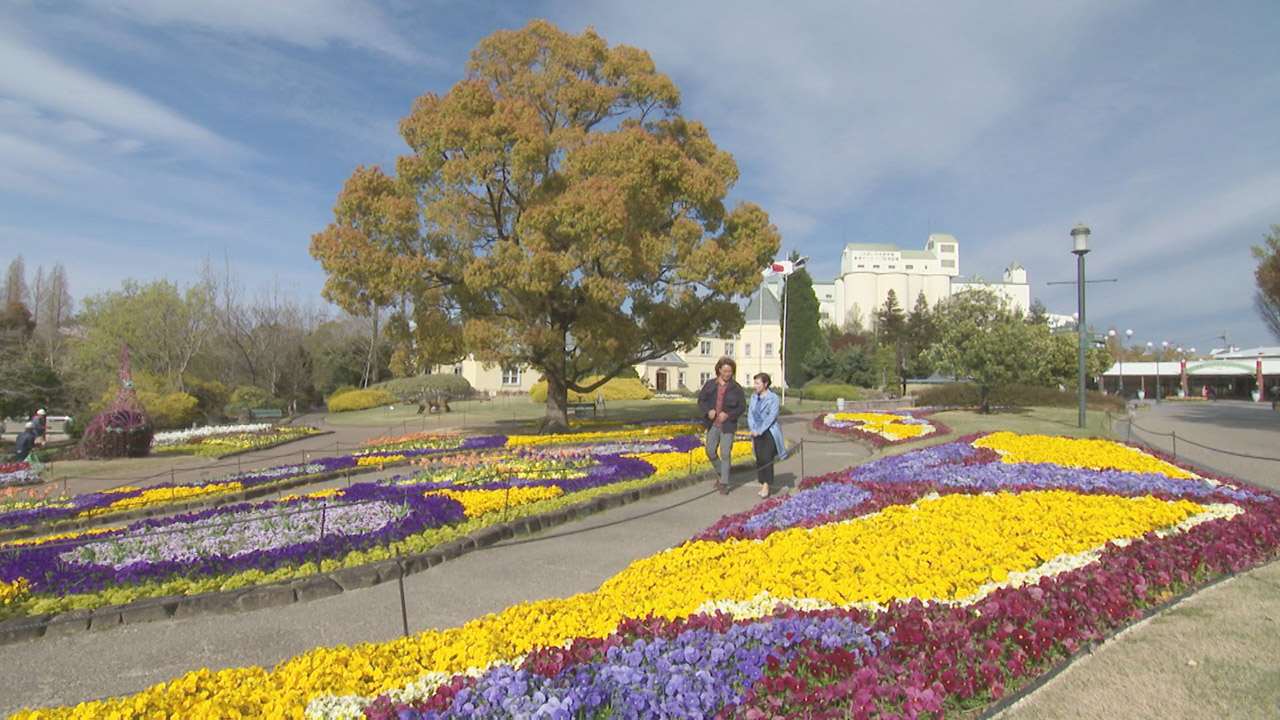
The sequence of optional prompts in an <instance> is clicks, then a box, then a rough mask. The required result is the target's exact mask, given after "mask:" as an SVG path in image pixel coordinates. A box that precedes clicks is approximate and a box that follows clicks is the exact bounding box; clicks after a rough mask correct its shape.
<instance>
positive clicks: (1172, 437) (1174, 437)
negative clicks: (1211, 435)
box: [1121, 417, 1280, 462]
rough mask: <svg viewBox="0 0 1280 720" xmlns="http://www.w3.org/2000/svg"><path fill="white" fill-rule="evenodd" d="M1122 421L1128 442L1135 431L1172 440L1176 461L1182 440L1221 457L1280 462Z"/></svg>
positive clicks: (1125, 418)
mask: <svg viewBox="0 0 1280 720" xmlns="http://www.w3.org/2000/svg"><path fill="white" fill-rule="evenodd" d="M1121 420H1122V421H1123V422H1124V423H1125V424H1126V426H1127V429H1126V434H1125V439H1126V440H1129V441H1132V440H1133V431H1134V430H1137V431H1138V432H1140V433H1145V434H1147V435H1155V436H1159V437H1167V438H1170V440H1171V445H1172V446H1173V452H1172V453H1171V454H1172V455H1173V458H1174V459H1175V460H1176V459H1177V458H1178V441H1179V440H1181V441H1182V442H1183V443H1184V444H1186V445H1191V446H1193V447H1197V448H1200V449H1202V450H1209V451H1211V452H1216V453H1219V454H1221V455H1229V456H1231V457H1238V458H1244V459H1246V460H1265V461H1269V462H1280V457H1268V456H1266V455H1252V454H1250V453H1241V452H1235V451H1232V450H1223V449H1222V448H1216V447H1213V446H1211V445H1205V444H1203V443H1199V442H1196V441H1195V440H1191V439H1190V438H1187V437H1186V436H1183V437H1181V438H1180V437H1178V433H1177V431H1170V432H1160V431H1159V430H1152V429H1150V428H1144V427H1142V426H1141V425H1139V424H1138V423H1136V422H1134V420H1133V418H1132V417H1124V418H1121Z"/></svg>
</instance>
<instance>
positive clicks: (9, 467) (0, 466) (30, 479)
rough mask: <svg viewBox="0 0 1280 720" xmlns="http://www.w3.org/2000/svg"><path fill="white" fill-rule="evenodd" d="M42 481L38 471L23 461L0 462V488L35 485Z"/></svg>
mask: <svg viewBox="0 0 1280 720" xmlns="http://www.w3.org/2000/svg"><path fill="white" fill-rule="evenodd" d="M39 482H42V480H41V479H40V473H38V472H36V471H35V470H33V469H32V468H31V466H30V465H29V464H27V463H25V462H9V463H0V489H3V488H10V487H22V486H23V485H35V484H37V483H39Z"/></svg>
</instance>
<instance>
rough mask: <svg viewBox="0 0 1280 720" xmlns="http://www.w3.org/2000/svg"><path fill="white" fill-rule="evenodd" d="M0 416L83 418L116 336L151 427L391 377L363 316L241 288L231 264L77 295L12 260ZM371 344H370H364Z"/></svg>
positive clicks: (110, 360) (277, 290)
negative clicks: (38, 413) (188, 276)
mask: <svg viewBox="0 0 1280 720" xmlns="http://www.w3.org/2000/svg"><path fill="white" fill-rule="evenodd" d="M0 298H3V312H2V313H0V415H2V416H6V417H23V416H26V415H29V414H30V413H31V412H32V411H33V410H35V409H36V408H38V407H44V408H46V409H47V410H48V411H49V412H50V413H52V414H58V413H67V414H72V415H74V416H77V417H85V418H86V419H87V416H88V415H91V414H93V413H94V412H97V411H98V410H101V409H102V408H103V407H105V405H106V404H107V402H109V400H110V399H111V398H112V397H114V395H115V392H116V387H115V385H116V376H117V371H118V367H119V356H120V343H121V342H122V341H123V342H124V343H125V344H126V345H127V346H128V348H129V352H130V356H131V361H132V369H133V378H134V384H135V387H136V388H137V391H138V396H139V399H141V400H142V402H143V404H144V405H145V406H146V408H147V410H148V412H149V413H151V415H152V416H153V418H154V419H155V421H156V423H157V425H158V426H159V427H182V426H188V425H190V424H191V423H193V422H204V421H207V420H219V419H229V420H235V419H236V418H237V417H239V416H240V414H241V412H242V411H243V410H248V409H252V408H261V407H276V408H281V409H283V408H285V407H287V406H288V405H289V404H291V403H294V402H296V403H298V404H299V405H300V406H308V405H312V404H318V403H320V402H322V400H323V398H324V397H325V396H326V395H328V394H329V393H331V392H332V391H333V390H334V389H335V388H338V387H340V386H351V387H356V386H360V387H363V386H367V385H369V384H372V383H374V382H378V381H380V380H385V379H388V378H390V377H391V371H390V366H389V362H388V360H389V359H390V357H391V355H392V353H391V352H390V350H389V343H388V340H387V339H386V337H385V333H382V334H380V335H379V336H377V337H376V339H375V336H374V335H373V334H372V333H371V332H370V329H369V324H370V320H369V319H368V318H360V317H356V316H353V315H349V314H345V313H340V314H336V315H333V316H331V314H330V313H329V312H328V311H326V310H325V309H319V308H316V307H315V306H313V305H312V304H310V303H305V304H304V303H303V302H301V301H300V300H299V299H298V298H297V297H296V296H295V295H293V294H292V293H289V292H287V291H285V290H284V289H283V288H281V287H280V284H279V283H278V282H275V283H272V284H269V285H266V286H264V287H261V288H258V289H257V290H255V291H253V292H249V291H247V290H246V288H245V287H244V285H243V283H242V282H241V281H240V280H239V279H238V277H237V276H236V274H235V272H234V271H233V269H232V268H231V266H230V264H229V263H224V264H223V265H222V267H216V266H215V265H214V264H213V263H210V262H206V263H205V264H204V267H203V268H202V272H201V274H200V277H199V279H198V280H197V281H195V282H192V283H189V284H185V285H181V284H179V283H175V282H171V281H168V280H163V279H161V280H150V281H139V280H134V279H129V280H125V281H124V282H122V283H121V286H120V288H119V289H115V290H108V291H104V292H99V293H95V294H92V295H89V296H87V297H84V298H83V299H82V300H81V301H80V302H79V304H78V306H77V304H76V302H75V301H74V299H73V295H72V291H71V288H70V287H69V285H68V282H67V277H66V270H65V268H64V267H63V266H62V264H61V263H58V264H55V265H54V266H53V268H52V269H48V270H46V269H45V268H44V267H43V266H42V267H39V268H37V269H36V272H35V275H34V278H33V279H32V280H30V281H28V273H27V271H26V268H25V264H24V262H23V258H22V257H21V256H18V257H16V258H13V259H12V260H11V261H10V262H9V265H8V269H7V271H6V273H5V275H4V282H3V285H2V286H0ZM371 345H373V347H371Z"/></svg>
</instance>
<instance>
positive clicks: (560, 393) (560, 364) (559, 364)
mask: <svg viewBox="0 0 1280 720" xmlns="http://www.w3.org/2000/svg"><path fill="white" fill-rule="evenodd" d="M560 347H564V344H563V343H561V344H560ZM543 371H544V372H545V375H544V378H545V379H546V381H547V414H546V417H545V418H544V419H543V421H542V432H544V433H557V432H568V431H569V415H568V412H567V405H568V404H569V388H568V380H567V379H566V378H565V360H564V353H563V352H560V353H551V357H550V358H549V359H548V361H547V366H546V367H545V368H543Z"/></svg>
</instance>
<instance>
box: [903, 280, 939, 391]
mask: <svg viewBox="0 0 1280 720" xmlns="http://www.w3.org/2000/svg"><path fill="white" fill-rule="evenodd" d="M937 341H938V321H937V317H936V313H935V312H934V311H933V309H932V308H930V307H929V301H928V299H926V298H925V296H924V293H923V292H921V293H920V294H919V295H917V296H916V304H915V307H913V308H911V312H909V313H907V350H906V371H907V377H913V378H925V377H929V376H930V375H932V374H933V371H934V370H935V369H936V368H934V366H933V365H932V364H931V363H930V362H929V361H928V359H927V358H926V356H925V351H926V350H928V349H929V348H930V347H931V346H932V345H933V344H934V343H936V342H937Z"/></svg>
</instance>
